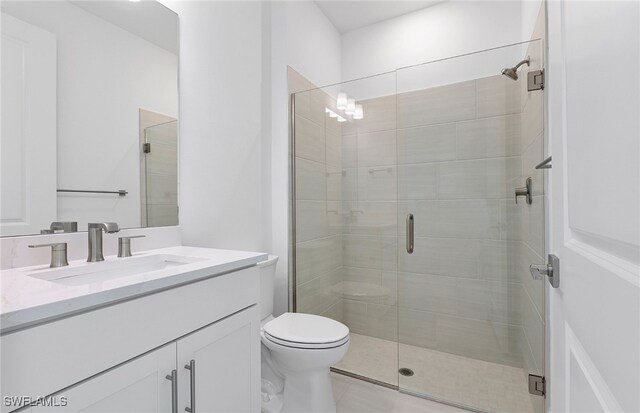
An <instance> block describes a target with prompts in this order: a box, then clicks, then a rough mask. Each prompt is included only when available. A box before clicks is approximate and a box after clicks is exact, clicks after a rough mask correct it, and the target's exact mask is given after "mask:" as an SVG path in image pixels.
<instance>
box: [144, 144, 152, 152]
mask: <svg viewBox="0 0 640 413" xmlns="http://www.w3.org/2000/svg"><path fill="white" fill-rule="evenodd" d="M142 151H143V152H144V153H150V152H151V144H150V143H143V144H142Z"/></svg>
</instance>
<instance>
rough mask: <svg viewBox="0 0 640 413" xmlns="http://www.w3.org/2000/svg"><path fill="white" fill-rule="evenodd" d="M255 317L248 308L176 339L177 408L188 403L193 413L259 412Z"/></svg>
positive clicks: (258, 358) (257, 332) (258, 339)
mask: <svg viewBox="0 0 640 413" xmlns="http://www.w3.org/2000/svg"><path fill="white" fill-rule="evenodd" d="M257 319H259V313H258V309H257V307H252V308H250V309H247V310H244V311H242V312H240V313H238V314H236V315H234V316H232V317H229V318H226V319H224V320H222V321H219V322H217V323H215V324H213V325H211V326H208V327H205V328H203V329H202V330H199V331H196V332H195V333H193V334H190V335H188V336H186V337H184V338H182V339H180V340H178V343H177V344H178V367H179V371H180V373H179V374H178V387H179V389H180V392H179V394H180V396H179V398H178V400H179V401H180V403H179V404H178V411H179V412H184V411H185V408H186V407H189V408H192V407H193V406H192V403H194V402H195V407H196V408H195V411H196V412H251V411H258V410H259V406H260V391H259V388H256V386H259V385H260V380H258V381H256V380H255V377H260V353H259V352H256V351H254V348H253V345H252V344H253V343H259V342H260V336H259V331H260V330H259V329H260V322H259V320H258V321H256V320H257ZM256 323H257V324H256ZM191 366H193V368H191ZM187 367H189V368H187ZM192 397H193V399H192ZM192 411H193V409H192Z"/></svg>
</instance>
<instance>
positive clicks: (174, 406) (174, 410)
mask: <svg viewBox="0 0 640 413" xmlns="http://www.w3.org/2000/svg"><path fill="white" fill-rule="evenodd" d="M166 379H167V380H169V381H170V382H171V413H178V370H171V374H167V375H166Z"/></svg>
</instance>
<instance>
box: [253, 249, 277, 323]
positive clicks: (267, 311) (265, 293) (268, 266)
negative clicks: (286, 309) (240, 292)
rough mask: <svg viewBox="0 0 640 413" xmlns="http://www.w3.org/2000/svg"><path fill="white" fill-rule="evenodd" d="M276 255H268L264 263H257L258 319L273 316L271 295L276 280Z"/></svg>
mask: <svg viewBox="0 0 640 413" xmlns="http://www.w3.org/2000/svg"><path fill="white" fill-rule="evenodd" d="M277 263H278V256H277V255H269V258H267V260H266V261H262V262H259V263H258V264H257V265H258V268H259V269H260V319H261V320H264V319H265V318H267V317H269V316H270V315H271V314H273V295H274V287H275V278H276V264H277Z"/></svg>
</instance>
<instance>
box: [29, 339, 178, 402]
mask: <svg viewBox="0 0 640 413" xmlns="http://www.w3.org/2000/svg"><path fill="white" fill-rule="evenodd" d="M175 365H176V344H175V343H172V344H168V345H166V346H164V347H161V348H159V349H158V350H155V351H152V352H150V353H148V354H145V355H143V356H141V357H138V358H136V359H134V360H132V361H129V362H127V363H124V364H122V365H121V366H119V367H115V368H113V369H111V370H108V371H106V372H105V373H102V374H99V375H97V376H96V377H94V378H92V379H89V380H87V381H84V382H82V383H80V384H78V385H76V386H73V387H71V388H69V389H68V390H63V391H61V392H60V393H59V394H57V395H56V396H55V398H54V401H56V402H58V403H60V404H63V403H62V400H63V399H62V397H64V398H66V401H67V403H66V406H60V407H44V406H37V407H34V408H33V409H31V410H30V411H31V412H33V413H42V412H49V411H54V412H56V413H60V412H110V413H116V412H123V413H124V412H136V413H142V412H170V411H171V396H172V395H171V381H170V380H167V378H166V376H167V375H170V374H171V371H172V370H173V369H175Z"/></svg>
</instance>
